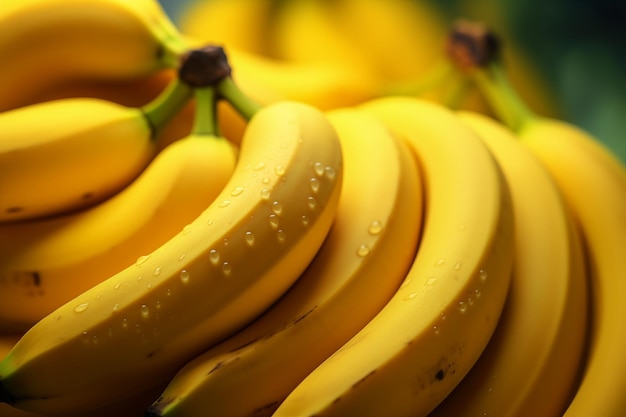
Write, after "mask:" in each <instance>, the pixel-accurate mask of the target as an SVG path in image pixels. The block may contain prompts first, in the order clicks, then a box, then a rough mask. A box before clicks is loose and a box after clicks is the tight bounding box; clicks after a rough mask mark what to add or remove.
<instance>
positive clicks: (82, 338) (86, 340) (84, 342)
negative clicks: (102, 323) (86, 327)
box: [80, 332, 89, 345]
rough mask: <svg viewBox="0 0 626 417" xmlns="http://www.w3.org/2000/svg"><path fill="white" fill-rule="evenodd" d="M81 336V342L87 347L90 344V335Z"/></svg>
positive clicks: (85, 333)
mask: <svg viewBox="0 0 626 417" xmlns="http://www.w3.org/2000/svg"><path fill="white" fill-rule="evenodd" d="M80 336H81V340H82V342H83V344H85V345H86V344H87V343H89V333H87V332H82V333H81V334H80Z"/></svg>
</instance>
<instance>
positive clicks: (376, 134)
mask: <svg viewBox="0 0 626 417" xmlns="http://www.w3.org/2000/svg"><path fill="white" fill-rule="evenodd" d="M327 115H328V117H329V119H330V121H331V123H332V124H333V125H334V126H335V129H336V130H337V132H338V134H339V138H340V141H341V147H342V151H343V154H344V179H343V186H342V191H341V196H340V198H339V207H338V211H337V215H336V216H335V220H334V222H333V227H332V229H331V231H330V233H329V235H328V237H327V238H326V240H325V241H324V244H323V245H322V247H321V249H320V251H319V252H318V254H317V256H316V257H315V259H314V260H313V262H312V263H311V264H310V265H309V267H308V268H307V270H306V271H305V272H304V274H303V275H302V276H301V277H300V278H299V279H298V281H297V282H296V283H295V284H294V286H293V287H292V288H291V289H290V290H289V291H288V292H287V293H286V294H285V295H284V296H283V297H282V298H281V299H280V301H278V303H277V304H275V305H274V306H272V308H271V309H270V310H268V311H267V312H265V313H264V314H263V315H262V316H261V317H260V318H259V319H257V320H256V321H255V322H254V323H252V324H251V325H249V326H247V327H246V328H245V329H244V330H242V331H240V332H238V333H237V334H235V335H234V336H233V337H231V338H229V339H227V340H226V341H224V342H222V343H220V344H219V345H217V346H215V347H214V348H212V349H210V350H208V351H207V352H205V353H203V354H202V355H200V356H198V357H197V358H195V359H194V360H193V361H191V362H190V363H189V364H187V365H186V366H185V367H184V368H183V369H182V370H181V371H180V372H179V373H178V374H177V375H176V377H174V379H173V380H172V381H171V382H170V384H169V385H168V387H167V388H166V390H165V391H164V392H163V394H162V395H161V397H160V398H159V400H158V401H157V402H155V404H154V405H153V406H152V407H151V408H150V411H149V412H148V413H147V415H150V416H170V417H174V416H183V415H184V416H187V417H191V416H203V417H208V416H212V415H214V416H237V415H255V416H259V417H260V416H261V415H270V414H271V412H272V411H273V410H274V409H275V408H276V407H277V406H278V404H280V402H281V401H282V400H283V399H284V398H285V397H286V396H287V395H288V394H289V392H290V391H291V390H292V389H293V388H294V387H295V386H296V385H297V384H298V382H300V380H302V379H303V378H304V377H305V376H306V375H307V373H309V372H310V371H311V370H313V368H315V366H317V365H318V364H319V363H320V362H322V361H323V360H324V359H325V358H326V357H328V356H330V354H332V352H333V351H335V350H336V349H337V348H338V347H339V346H341V345H342V344H343V343H344V342H345V341H347V340H348V339H349V338H350V337H351V336H352V335H354V334H355V333H356V332H357V331H358V330H359V329H360V328H361V327H362V326H363V325H365V323H367V322H368V321H369V320H370V319H371V318H372V317H373V316H374V315H375V314H376V313H377V312H378V311H379V310H380V309H381V308H382V306H383V305H384V304H385V303H386V302H387V300H388V299H389V298H390V297H391V296H392V294H393V293H394V292H395V291H396V289H397V287H398V285H399V284H400V282H401V281H402V279H403V278H404V275H405V274H406V271H407V270H408V267H409V265H410V262H411V260H412V259H413V257H414V256H415V253H414V252H415V249H416V247H417V242H418V238H419V235H420V231H421V222H422V185H421V181H420V178H419V172H418V168H417V166H416V164H415V159H414V157H413V155H411V153H410V151H409V150H408V149H407V148H406V147H405V145H404V144H403V143H402V142H401V141H399V140H397V139H396V138H395V137H394V136H393V135H391V134H390V133H389V131H388V130H387V129H386V128H385V127H384V126H383V125H382V123H381V122H379V121H378V120H376V119H374V118H372V117H371V116H369V115H366V114H364V113H359V112H356V111H353V110H346V109H342V110H335V111H331V112H329V113H327ZM318 169H319V171H320V173H321V172H322V167H319V168H318ZM382 277H384V279H381V278H382ZM267 381H271V384H269V383H267ZM242 392H245V393H246V395H245V396H242V395H241V393H242Z"/></svg>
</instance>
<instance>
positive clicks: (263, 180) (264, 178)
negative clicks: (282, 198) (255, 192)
mask: <svg viewBox="0 0 626 417" xmlns="http://www.w3.org/2000/svg"><path fill="white" fill-rule="evenodd" d="M261 182H262V183H263V184H269V183H270V177H263V179H262V180H261Z"/></svg>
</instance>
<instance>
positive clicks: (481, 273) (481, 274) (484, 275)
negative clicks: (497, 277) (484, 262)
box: [478, 269, 487, 282]
mask: <svg viewBox="0 0 626 417" xmlns="http://www.w3.org/2000/svg"><path fill="white" fill-rule="evenodd" d="M478 277H479V278H480V280H481V282H485V281H487V271H485V270H484V269H481V270H480V271H478Z"/></svg>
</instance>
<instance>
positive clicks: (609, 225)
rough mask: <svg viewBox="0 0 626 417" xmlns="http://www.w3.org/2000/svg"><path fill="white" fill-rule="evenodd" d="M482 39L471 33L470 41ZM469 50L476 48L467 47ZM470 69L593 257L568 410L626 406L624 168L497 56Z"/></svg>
mask: <svg viewBox="0 0 626 417" xmlns="http://www.w3.org/2000/svg"><path fill="white" fill-rule="evenodd" d="M481 41H482V39H481V38H472V37H469V38H467V41H466V42H465V43H463V44H460V45H459V47H460V48H461V50H462V51H463V48H467V45H469V46H470V47H471V46H473V45H474V43H478V45H480V42H481ZM466 55H467V56H469V57H471V55H470V54H466ZM487 58H488V59H486V60H485V61H484V62H482V63H479V62H475V61H473V60H471V59H470V60H469V62H468V68H467V73H468V77H471V79H472V80H473V82H475V83H476V85H477V86H478V88H480V90H481V91H482V92H483V94H484V95H485V97H486V98H487V100H488V101H489V103H490V104H491V106H492V107H493V108H494V111H495V112H496V113H497V115H498V116H499V117H500V118H501V119H502V120H504V122H505V123H506V124H507V125H508V126H509V127H510V128H511V129H513V130H514V131H515V132H516V134H517V135H518V138H519V140H520V141H521V142H522V143H523V144H524V145H525V146H527V147H528V148H529V149H530V150H531V151H532V152H533V153H534V154H535V155H536V156H537V158H538V159H539V160H540V161H541V162H542V163H543V164H544V166H545V167H546V168H547V170H548V171H549V172H550V174H551V175H552V177H553V178H554V180H555V181H556V183H557V185H558V187H559V189H560V190H561V193H562V194H563V198H564V200H565V203H566V204H567V206H568V208H569V209H570V210H571V212H572V215H573V217H574V221H575V222H576V224H577V225H578V227H579V228H580V233H581V235H582V239H583V245H584V247H585V248H586V254H587V258H588V262H589V270H590V273H589V285H590V292H591V329H590V331H591V334H590V337H589V340H588V343H589V348H588V349H589V352H588V359H587V360H586V363H585V365H584V369H583V371H582V372H583V374H582V381H581V383H580V386H579V387H578V388H577V390H576V392H575V394H574V398H573V399H572V401H571V404H570V405H569V407H568V408H567V410H566V411H565V413H564V415H565V416H567V417H579V416H580V417H582V416H588V415H601V416H620V415H624V414H625V413H626V398H625V397H624V395H623V393H624V389H626V360H625V359H624V352H625V351H626V332H624V328H625V327H626V305H625V304H624V300H623V295H624V293H625V292H626V278H625V277H626V262H624V254H625V253H626V234H624V230H626V216H625V214H626V167H624V165H623V164H622V163H621V162H620V161H619V159H618V158H617V157H616V156H615V155H614V154H613V153H611V151H609V150H608V149H607V148H606V147H605V146H603V145H602V144H601V142H600V141H599V140H598V139H596V138H594V137H592V136H591V135H590V134H588V133H587V132H585V131H583V130H582V129H580V128H578V127H576V126H574V125H572V124H570V123H567V122H565V121H561V120H558V119H553V118H549V117H543V116H540V115H538V114H536V113H535V112H533V111H532V109H530V108H528V107H527V105H526V104H525V102H523V101H522V100H521V99H520V98H519V96H518V95H517V93H516V91H515V90H514V89H513V87H511V85H510V83H509V81H508V78H507V75H506V73H504V71H503V70H502V68H501V66H500V63H499V62H498V61H497V59H495V58H494V56H493V55H491V56H489V57H487Z"/></svg>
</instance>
